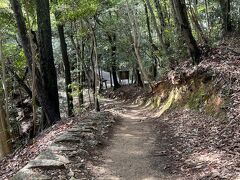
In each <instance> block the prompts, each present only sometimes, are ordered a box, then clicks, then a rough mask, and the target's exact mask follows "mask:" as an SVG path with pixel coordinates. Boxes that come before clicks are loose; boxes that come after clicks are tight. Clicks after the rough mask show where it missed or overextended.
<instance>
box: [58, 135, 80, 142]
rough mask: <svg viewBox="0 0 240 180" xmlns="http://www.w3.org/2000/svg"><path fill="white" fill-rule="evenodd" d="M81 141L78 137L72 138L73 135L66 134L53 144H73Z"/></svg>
mask: <svg viewBox="0 0 240 180" xmlns="http://www.w3.org/2000/svg"><path fill="white" fill-rule="evenodd" d="M81 141H82V140H81V139H80V138H79V137H76V136H74V134H71V133H66V134H63V135H61V136H59V137H58V138H56V139H55V141H54V142H55V143H59V142H74V143H80V142H81Z"/></svg>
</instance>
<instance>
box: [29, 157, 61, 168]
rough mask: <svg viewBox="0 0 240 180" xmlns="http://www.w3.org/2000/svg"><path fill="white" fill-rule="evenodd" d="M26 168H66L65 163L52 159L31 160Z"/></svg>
mask: <svg viewBox="0 0 240 180" xmlns="http://www.w3.org/2000/svg"><path fill="white" fill-rule="evenodd" d="M26 168H28V169H32V168H41V169H64V168H65V163H63V162H61V161H56V160H52V159H49V160H48V159H35V160H32V161H30V162H29V163H28V164H27V166H26Z"/></svg>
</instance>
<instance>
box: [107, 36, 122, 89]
mask: <svg viewBox="0 0 240 180" xmlns="http://www.w3.org/2000/svg"><path fill="white" fill-rule="evenodd" d="M107 36H108V41H109V43H110V45H111V57H112V63H111V70H112V71H111V72H112V77H113V89H114V90H116V89H118V88H120V87H121V85H120V84H119V82H118V79H117V70H116V67H117V65H116V51H117V46H116V34H115V33H113V34H112V36H111V35H110V34H109V33H107Z"/></svg>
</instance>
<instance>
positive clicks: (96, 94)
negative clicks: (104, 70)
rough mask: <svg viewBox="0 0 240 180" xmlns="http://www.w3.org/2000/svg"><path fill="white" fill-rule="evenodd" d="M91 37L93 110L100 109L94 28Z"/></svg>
mask: <svg viewBox="0 0 240 180" xmlns="http://www.w3.org/2000/svg"><path fill="white" fill-rule="evenodd" d="M92 38H93V50H94V55H95V57H94V61H93V66H94V72H93V73H94V82H95V83H94V105H95V111H97V112H98V111H100V105H99V100H98V91H97V76H98V74H97V70H98V68H99V67H98V53H97V41H96V35H95V32H94V29H92ZM99 82H100V77H99Z"/></svg>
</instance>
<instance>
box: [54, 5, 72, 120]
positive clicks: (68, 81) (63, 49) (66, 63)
mask: <svg viewBox="0 0 240 180" xmlns="http://www.w3.org/2000/svg"><path fill="white" fill-rule="evenodd" d="M54 3H55V4H56V5H57V1H56V0H55V1H54ZM54 14H55V18H56V20H57V21H58V20H59V16H60V15H61V12H59V11H57V10H56V11H55V13H54ZM57 29H58V34H59V39H60V46H61V52H62V60H63V65H64V73H65V91H66V96H67V105H68V116H69V117H71V116H73V115H74V113H73V97H72V88H71V84H72V78H71V66H70V62H69V58H68V51H67V43H66V38H65V34H64V25H63V23H61V22H58V24H57Z"/></svg>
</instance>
